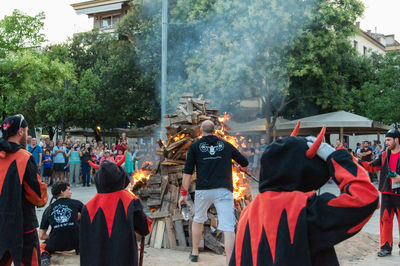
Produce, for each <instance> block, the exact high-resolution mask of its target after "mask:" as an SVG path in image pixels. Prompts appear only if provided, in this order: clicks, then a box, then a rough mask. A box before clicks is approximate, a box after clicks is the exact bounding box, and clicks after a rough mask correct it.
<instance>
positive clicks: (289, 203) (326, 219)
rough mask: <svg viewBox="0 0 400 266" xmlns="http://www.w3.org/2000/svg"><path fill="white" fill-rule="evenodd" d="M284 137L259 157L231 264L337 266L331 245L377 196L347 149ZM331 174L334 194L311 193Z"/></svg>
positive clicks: (354, 227)
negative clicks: (256, 177)
mask: <svg viewBox="0 0 400 266" xmlns="http://www.w3.org/2000/svg"><path fill="white" fill-rule="evenodd" d="M299 125H300V124H298V126H297V127H296V129H297V130H295V131H294V132H293V133H292V135H291V136H290V137H287V138H284V139H279V140H277V141H275V142H273V143H272V144H270V145H269V146H268V147H267V148H266V150H265V151H264V153H263V155H262V157H261V172H260V182H259V187H258V189H259V193H258V194H257V196H256V197H255V199H254V200H253V201H252V202H251V203H250V204H249V205H247V207H246V208H245V209H244V210H243V211H242V213H241V215H240V220H239V222H238V226H237V231H236V243H235V249H234V252H233V254H232V257H231V261H230V264H229V265H231V266H233V265H302V266H306V265H324V266H325V265H339V262H338V259H337V256H336V252H335V247H334V246H335V245H336V244H338V243H340V242H342V241H344V240H345V239H347V238H350V237H352V236H354V235H355V234H356V233H358V232H359V231H360V230H361V229H362V227H363V226H364V225H365V224H366V223H367V222H368V220H369V219H370V218H371V216H372V214H373V213H374V211H375V210H376V208H377V207H378V203H379V194H378V191H377V189H376V188H375V187H374V186H373V185H372V184H371V183H370V182H369V178H368V174H367V172H366V171H365V170H364V169H363V168H362V166H361V165H359V164H357V162H356V160H355V159H354V157H353V156H352V155H350V153H349V152H348V151H347V150H344V149H339V150H335V149H334V148H333V147H332V146H330V145H329V144H327V143H322V139H323V137H324V135H325V130H326V128H325V127H323V129H322V130H321V133H320V135H319V136H318V138H315V137H307V138H304V137H297V136H296V134H297V131H298V128H299ZM330 177H332V178H333V179H334V180H335V183H336V184H337V185H338V188H339V189H340V192H341V193H340V195H339V196H335V195H333V194H331V193H323V194H320V195H317V193H316V190H317V189H319V188H321V187H322V186H323V185H324V184H325V183H326V182H327V181H328V180H329V178H330Z"/></svg>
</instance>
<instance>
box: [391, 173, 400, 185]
mask: <svg viewBox="0 0 400 266" xmlns="http://www.w3.org/2000/svg"><path fill="white" fill-rule="evenodd" d="M392 182H393V183H400V175H397V176H396V177H392Z"/></svg>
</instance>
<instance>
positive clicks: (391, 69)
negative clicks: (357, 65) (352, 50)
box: [362, 52, 400, 124]
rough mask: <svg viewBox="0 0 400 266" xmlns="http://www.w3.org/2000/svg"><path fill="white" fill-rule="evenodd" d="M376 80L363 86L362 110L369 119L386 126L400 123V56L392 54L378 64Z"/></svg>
mask: <svg viewBox="0 0 400 266" xmlns="http://www.w3.org/2000/svg"><path fill="white" fill-rule="evenodd" d="M378 64H379V65H380V67H379V68H378V69H377V72H376V76H375V79H372V80H371V81H369V82H366V83H365V84H364V85H363V86H362V93H363V96H364V99H365V101H364V102H363V103H362V108H363V110H365V115H366V116H368V117H369V118H371V119H373V120H376V121H381V122H383V123H386V124H393V123H399V122H400V106H399V102H398V99H399V98H400V55H399V54H398V53H395V52H392V53H389V54H387V55H386V57H385V58H384V59H383V61H382V62H378Z"/></svg>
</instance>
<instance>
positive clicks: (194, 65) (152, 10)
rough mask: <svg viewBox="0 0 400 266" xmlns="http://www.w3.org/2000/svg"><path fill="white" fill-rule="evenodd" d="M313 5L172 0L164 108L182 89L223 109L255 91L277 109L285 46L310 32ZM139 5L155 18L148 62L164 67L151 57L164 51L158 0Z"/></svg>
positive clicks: (309, 0)
mask: <svg viewBox="0 0 400 266" xmlns="http://www.w3.org/2000/svg"><path fill="white" fill-rule="evenodd" d="M315 5H316V0H302V1H300V0H268V1H267V0H214V1H212V0H210V1H195V0H175V1H172V0H170V3H169V28H168V35H169V36H168V37H169V38H168V92H167V97H168V99H167V111H168V112H171V111H172V112H173V111H174V108H175V107H176V104H177V101H178V100H179V97H180V95H181V94H182V93H183V92H193V93H194V94H195V95H197V94H200V93H202V94H204V95H205V97H206V98H208V99H211V100H212V101H213V102H212V105H213V106H214V107H215V108H219V109H221V110H222V111H232V110H234V109H237V103H238V100H240V99H243V98H251V97H261V98H262V99H263V101H264V103H265V105H266V106H265V108H266V109H270V110H269V111H271V110H272V109H274V108H275V109H276V108H277V106H279V103H280V99H281V98H282V96H284V95H285V93H286V92H285V89H286V90H287V88H288V86H289V78H288V69H289V68H290V64H291V62H290V60H289V57H288V51H289V49H290V47H291V44H292V42H293V41H294V40H295V39H296V38H297V37H298V36H301V35H302V34H307V32H306V31H305V30H304V29H305V27H304V26H305V25H306V24H307V23H308V22H309V20H310V13H311V12H312V9H313V8H314V7H315ZM142 10H145V12H146V13H147V14H151V16H152V17H153V19H154V21H158V24H154V25H153V26H154V28H153V29H152V30H151V31H148V32H147V35H146V34H143V35H142V36H141V37H142V41H143V40H146V42H145V43H146V46H147V49H149V50H148V51H147V55H146V56H145V58H142V59H143V60H142V61H143V62H144V65H143V67H144V69H146V71H149V70H150V71H155V70H154V69H155V68H160V67H161V62H160V60H159V57H154V54H156V53H157V52H158V53H160V51H161V22H160V21H161V0H158V1H150V0H144V1H143V4H142ZM152 56H153V57H152ZM143 62H142V63H143ZM158 80H160V78H157V81H158ZM159 85H160V84H159V83H157V87H158V88H159ZM267 112H268V111H267Z"/></svg>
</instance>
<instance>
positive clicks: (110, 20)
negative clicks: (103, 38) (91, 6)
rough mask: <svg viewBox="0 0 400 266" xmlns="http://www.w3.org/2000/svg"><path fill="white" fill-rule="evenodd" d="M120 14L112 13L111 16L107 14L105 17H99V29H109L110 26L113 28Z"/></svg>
mask: <svg viewBox="0 0 400 266" xmlns="http://www.w3.org/2000/svg"><path fill="white" fill-rule="evenodd" d="M119 18H120V15H119V14H116V15H112V16H107V17H102V18H101V25H100V28H101V29H110V28H115V26H116V25H117V24H118V22H119Z"/></svg>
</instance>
